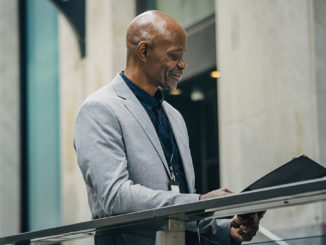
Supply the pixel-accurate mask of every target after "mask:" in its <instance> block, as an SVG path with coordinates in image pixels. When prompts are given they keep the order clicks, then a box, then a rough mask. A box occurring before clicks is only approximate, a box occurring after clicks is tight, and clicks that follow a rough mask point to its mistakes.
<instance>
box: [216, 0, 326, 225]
mask: <svg viewBox="0 0 326 245" xmlns="http://www.w3.org/2000/svg"><path fill="white" fill-rule="evenodd" d="M317 5H318V7H317ZM321 5H322V6H323V8H324V9H323V10H321V9H320V8H319V7H320V6H321ZM324 5H325V3H324V1H310V0H287V1H284V0H252V1H244V0H239V1H228V0H217V1H216V16H217V55H218V58H217V64H218V69H219V70H220V72H221V78H220V79H219V81H218V96H219V101H218V105H219V119H220V156H221V157H220V161H221V177H222V185H223V186H226V187H228V188H230V189H231V190H234V191H241V190H242V189H243V188H244V187H246V186H247V185H248V184H250V183H251V182H253V181H254V180H256V179H257V178H259V177H261V176H262V175H264V174H266V173H268V172H269V171H270V170H272V169H274V168H276V167H278V166H280V165H281V164H282V163H285V162H287V161H289V160H290V159H291V158H293V157H295V156H297V155H299V154H306V155H307V156H309V157H310V158H312V159H314V160H316V161H318V162H319V161H320V160H322V159H323V163H324V164H326V161H325V157H324V156H322V155H321V152H322V147H323V145H324V144H325V140H326V138H325V136H326V135H325V134H326V133H325V128H324V127H325V126H324V125H325V118H326V117H325V112H324V111H323V112H321V111H322V110H323V109H322V108H325V105H326V104H325V82H324V77H325V76H324V74H325V55H324V54H325V45H324V41H322V40H325V36H324V35H325V30H324V29H325V24H324V23H325V17H324V16H325V14H324V13H325V7H324ZM314 7H315V12H316V14H315V12H314ZM319 11H320V13H319ZM319 21H321V22H319ZM316 23H317V25H316V29H318V31H317V32H318V33H317V34H315V30H314V27H315V24H316ZM321 29H323V31H322V32H321V31H320V30H321ZM315 35H316V36H317V38H316V40H315ZM316 48H317V50H316ZM321 56H322V57H321ZM316 65H317V66H316ZM316 67H317V68H318V69H317V73H316ZM316 74H317V79H316ZM316 91H318V92H316ZM317 97H318V98H319V100H318V102H317ZM322 105H324V107H322ZM323 148H324V147H323ZM323 154H324V153H323ZM323 208H324V206H323V205H321V204H320V203H319V204H310V205H304V206H297V207H294V208H286V209H280V210H271V211H269V212H268V213H267V215H266V217H265V218H264V220H263V225H265V226H266V227H267V228H268V229H271V230H282V229H286V228H288V227H291V228H292V229H294V228H295V227H302V226H309V225H315V224H321V223H322V222H323V221H324V222H325V220H323V217H322V210H323ZM275 220H277V226H275Z"/></svg>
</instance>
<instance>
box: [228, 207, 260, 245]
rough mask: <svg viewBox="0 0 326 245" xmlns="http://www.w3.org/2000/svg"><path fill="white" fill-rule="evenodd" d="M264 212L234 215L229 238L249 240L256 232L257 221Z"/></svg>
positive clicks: (238, 240) (242, 240)
mask: <svg viewBox="0 0 326 245" xmlns="http://www.w3.org/2000/svg"><path fill="white" fill-rule="evenodd" d="M264 214H265V212H259V213H254V214H252V215H250V216H241V215H236V216H234V218H233V219H232V223H231V238H232V240H233V241H235V242H244V241H250V240H251V239H252V238H253V237H254V236H255V235H256V233H257V231H258V228H259V221H260V220H261V218H262V217H263V216H264Z"/></svg>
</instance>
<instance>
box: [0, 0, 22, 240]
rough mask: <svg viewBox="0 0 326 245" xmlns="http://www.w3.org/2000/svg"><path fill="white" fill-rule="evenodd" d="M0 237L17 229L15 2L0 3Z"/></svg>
mask: <svg viewBox="0 0 326 245" xmlns="http://www.w3.org/2000/svg"><path fill="white" fill-rule="evenodd" d="M0 16H1V21H0V236H5V235H10V234H15V233H18V232H19V228H20V181H19V180H20V154H19V152H20V149H19V148H20V140H19V138H20V136H19V132H20V116H19V107H20V100H19V41H18V40H19V37H18V3H17V1H15V0H13V1H6V0H0Z"/></svg>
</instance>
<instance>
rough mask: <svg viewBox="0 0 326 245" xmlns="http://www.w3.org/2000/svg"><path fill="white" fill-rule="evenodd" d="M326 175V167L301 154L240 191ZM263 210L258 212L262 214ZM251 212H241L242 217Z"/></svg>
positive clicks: (247, 215)
mask: <svg viewBox="0 0 326 245" xmlns="http://www.w3.org/2000/svg"><path fill="white" fill-rule="evenodd" d="M324 176H326V168H324V167H323V166H321V165H319V164H318V163H316V162H315V161H313V160H311V159H310V158H309V157H307V156H305V155H301V156H299V157H296V158H294V159H292V160H291V161H289V162H287V163H285V164H283V165H282V166H280V167H278V168H277V169H275V170H273V171H272V172H269V173H268V174H266V175H264V176H263V177H261V178H260V179H258V180H257V181H255V182H254V183H252V184H251V185H249V186H248V187H247V188H245V189H244V190H243V191H242V192H245V191H251V190H257V189H261V188H267V187H272V186H277V185H284V184H290V183H294V182H298V181H304V180H311V179H317V178H322V177H324ZM263 213H264V212H258V215H259V216H260V215H262V214H263ZM252 215H253V213H248V214H241V215H240V216H242V217H244V218H250V217H252Z"/></svg>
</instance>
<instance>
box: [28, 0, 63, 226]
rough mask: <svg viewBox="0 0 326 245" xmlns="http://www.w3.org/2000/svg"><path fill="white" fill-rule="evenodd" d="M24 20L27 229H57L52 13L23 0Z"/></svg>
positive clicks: (56, 66) (57, 138) (55, 15)
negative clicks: (25, 17)
mask: <svg viewBox="0 0 326 245" xmlns="http://www.w3.org/2000/svg"><path fill="white" fill-rule="evenodd" d="M26 7H27V9H26V11H27V12H26V16H27V61H26V63H27V67H26V68H27V85H26V88H27V91H26V92H27V130H28V132H27V137H28V139H27V147H28V171H27V172H28V219H29V220H28V229H29V230H38V229H42V228H48V227H54V226H58V225H60V222H61V221H60V217H61V212H60V202H61V200H60V150H59V149H60V128H59V127H60V126H59V125H60V118H59V77H58V74H59V61H58V59H59V57H58V11H57V9H56V8H55V7H54V6H53V5H52V3H51V2H50V1H43V0H37V1H35V0H29V1H27V4H26Z"/></svg>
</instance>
